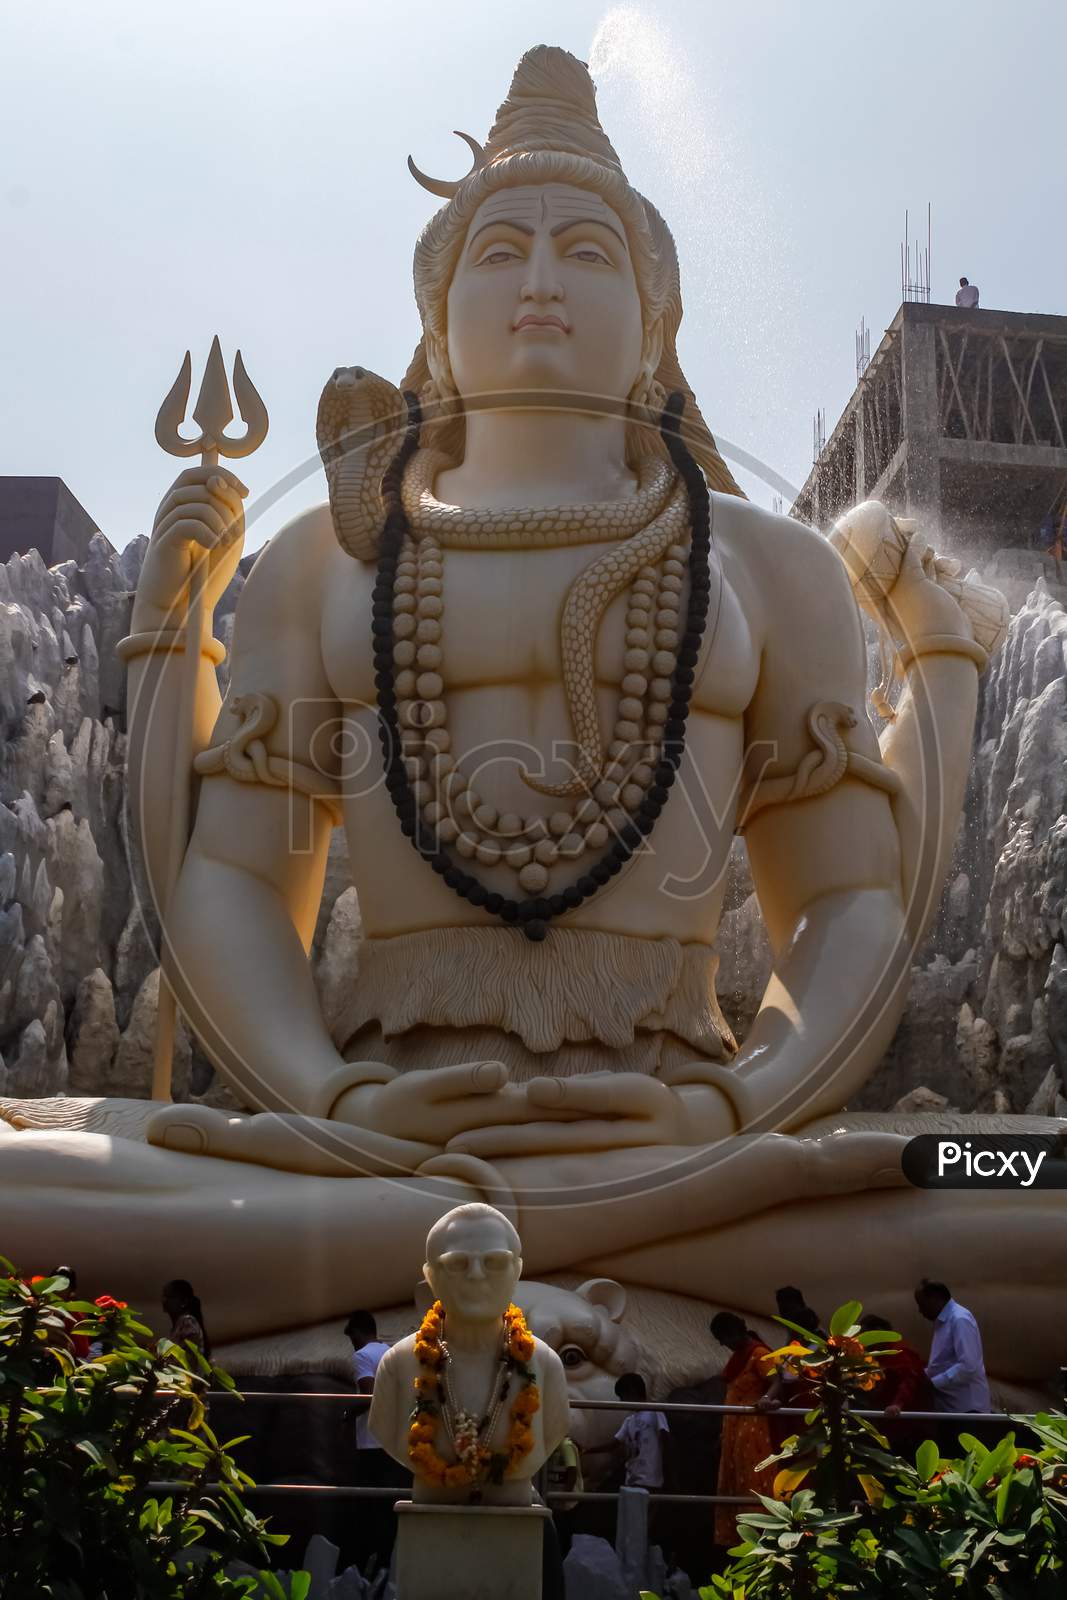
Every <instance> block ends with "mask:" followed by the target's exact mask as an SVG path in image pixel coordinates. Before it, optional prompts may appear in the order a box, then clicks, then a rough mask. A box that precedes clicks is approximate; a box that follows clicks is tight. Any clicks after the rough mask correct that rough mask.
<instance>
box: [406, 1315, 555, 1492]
mask: <svg viewBox="0 0 1067 1600" xmlns="http://www.w3.org/2000/svg"><path fill="white" fill-rule="evenodd" d="M444 1320H445V1308H444V1306H443V1305H442V1304H441V1302H440V1300H435V1301H434V1303H433V1305H432V1306H431V1307H430V1309H429V1311H428V1312H427V1313H426V1315H425V1317H424V1318H423V1319H422V1325H421V1327H420V1328H419V1331H418V1333H417V1334H416V1335H415V1359H416V1360H417V1361H418V1363H419V1365H420V1367H421V1368H422V1369H423V1370H422V1371H421V1372H419V1373H417V1374H416V1377H415V1405H414V1408H413V1410H412V1413H411V1426H410V1428H409V1430H408V1459H409V1461H410V1462H411V1464H412V1466H413V1467H414V1468H415V1470H416V1472H417V1473H418V1474H419V1476H420V1477H422V1478H428V1479H429V1480H430V1481H431V1483H437V1484H442V1485H444V1487H445V1488H448V1489H460V1488H466V1487H469V1486H471V1485H473V1484H479V1483H486V1482H490V1483H500V1482H502V1481H503V1478H504V1476H505V1475H506V1474H507V1473H508V1472H511V1471H512V1470H513V1469H514V1468H515V1467H517V1466H518V1464H519V1462H520V1461H522V1460H523V1459H524V1457H526V1456H528V1455H529V1453H530V1451H531V1450H532V1449H533V1446H534V1436H533V1430H532V1428H531V1427H530V1421H531V1419H532V1418H533V1417H534V1416H535V1415H536V1414H537V1412H538V1411H540V1409H541V1395H540V1392H539V1390H538V1387H537V1380H536V1378H535V1377H534V1374H533V1370H532V1368H530V1367H529V1366H528V1364H527V1363H528V1362H529V1361H530V1359H531V1357H532V1356H533V1353H534V1338H533V1335H532V1333H531V1332H530V1330H529V1328H528V1327H527V1326H526V1322H525V1319H524V1318H523V1314H522V1312H521V1311H520V1310H519V1308H518V1306H515V1305H509V1306H508V1309H507V1310H506V1311H505V1313H504V1317H503V1323H504V1361H505V1363H506V1365H507V1369H508V1382H509V1384H510V1382H511V1378H512V1376H513V1375H517V1376H518V1377H519V1378H521V1380H522V1387H521V1388H520V1389H519V1391H518V1393H517V1394H516V1396H515V1398H514V1400H513V1401H512V1403H511V1412H510V1419H509V1424H508V1434H507V1441H506V1443H507V1448H506V1450H503V1451H493V1450H489V1449H488V1448H487V1447H485V1446H480V1447H479V1449H478V1452H477V1462H476V1464H468V1463H466V1462H462V1461H455V1462H449V1461H445V1459H444V1458H443V1456H441V1455H439V1454H438V1451H437V1449H436V1447H435V1445H434V1440H435V1439H436V1437H437V1429H438V1426H439V1423H440V1420H441V1399H440V1392H441V1374H442V1370H443V1368H444V1366H445V1362H446V1356H445V1352H444V1350H443V1348H442V1346H441V1334H442V1330H443V1328H444Z"/></svg>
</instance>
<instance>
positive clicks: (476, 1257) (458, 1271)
mask: <svg viewBox="0 0 1067 1600" xmlns="http://www.w3.org/2000/svg"><path fill="white" fill-rule="evenodd" d="M475 1262H478V1263H479V1264H480V1266H481V1268H482V1271H483V1272H484V1273H485V1274H486V1276H487V1277H491V1276H493V1275H494V1274H497V1273H503V1272H511V1271H512V1270H513V1269H514V1266H515V1254H514V1252H513V1251H511V1250H446V1251H445V1253H444V1255H442V1256H438V1258H437V1265H438V1266H439V1267H443V1268H444V1270H445V1272H447V1273H450V1274H451V1275H452V1276H453V1277H456V1278H463V1277H466V1276H467V1274H468V1273H469V1272H470V1270H471V1267H472V1266H473V1265H474V1263H475Z"/></svg>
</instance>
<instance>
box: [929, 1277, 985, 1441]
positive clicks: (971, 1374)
mask: <svg viewBox="0 0 1067 1600" xmlns="http://www.w3.org/2000/svg"><path fill="white" fill-rule="evenodd" d="M915 1304H916V1305H917V1306H918V1308H919V1311H920V1313H921V1315H922V1316H924V1317H925V1318H926V1320H927V1322H932V1323H933V1325H934V1331H933V1337H932V1339H931V1341H930V1359H929V1361H928V1362H927V1364H926V1376H927V1377H928V1378H929V1379H930V1382H931V1383H932V1384H933V1386H934V1388H935V1390H936V1391H937V1408H938V1410H939V1411H952V1412H968V1411H991V1410H992V1409H993V1402H992V1398H991V1396H990V1393H989V1382H988V1380H987V1378H986V1373H985V1357H984V1355H983V1353H982V1335H981V1334H980V1333H979V1331H978V1324H977V1322H976V1321H975V1320H974V1317H973V1316H972V1315H971V1313H970V1312H969V1311H968V1310H967V1308H966V1307H965V1306H961V1305H960V1304H959V1303H958V1302H957V1301H955V1300H953V1298H952V1295H951V1293H950V1292H949V1290H948V1288H947V1286H946V1285H945V1284H943V1283H938V1282H936V1281H934V1280H932V1279H930V1278H924V1279H923V1281H922V1282H921V1283H920V1285H919V1287H918V1288H917V1289H916V1291H915Z"/></svg>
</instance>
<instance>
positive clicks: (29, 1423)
mask: <svg viewBox="0 0 1067 1600" xmlns="http://www.w3.org/2000/svg"><path fill="white" fill-rule="evenodd" d="M67 1288H68V1284H67V1280H66V1279H65V1278H62V1277H52V1278H35V1279H33V1280H31V1281H30V1282H28V1283H27V1282H25V1281H23V1279H21V1278H20V1277H19V1276H18V1274H17V1273H16V1272H15V1269H14V1268H13V1267H12V1265H11V1263H10V1262H8V1261H5V1260H4V1259H3V1258H2V1257H0V1600H37V1597H38V1596H40V1597H42V1600H43V1597H45V1596H48V1597H52V1600H201V1597H203V1600H207V1597H210V1600H216V1597H219V1596H225V1597H231V1596H232V1597H236V1596H241V1595H253V1594H256V1595H258V1594H261V1593H267V1594H270V1595H273V1596H275V1600H278V1597H281V1596H285V1597H286V1600H303V1596H304V1595H305V1594H306V1593H307V1588H308V1579H307V1575H306V1574H301V1575H298V1576H296V1577H294V1579H293V1580H292V1582H291V1586H290V1589H289V1590H288V1592H287V1591H285V1590H284V1589H283V1588H282V1587H281V1585H280V1584H278V1582H277V1579H276V1578H275V1577H274V1575H273V1574H270V1573H268V1572H267V1571H266V1570H264V1569H266V1568H267V1567H268V1566H269V1563H270V1547H271V1546H273V1545H278V1544H282V1543H284V1536H283V1535H277V1534H271V1533H269V1532H268V1531H267V1529H266V1525H265V1524H264V1523H263V1522H262V1521H260V1520H259V1519H258V1518H257V1517H256V1516H255V1515H254V1514H253V1513H252V1512H251V1511H250V1510H249V1509H248V1507H247V1506H245V1504H244V1503H243V1500H242V1491H243V1490H244V1489H245V1488H246V1487H248V1486H249V1484H250V1483H251V1479H250V1478H248V1477H247V1475H246V1474H244V1473H242V1472H241V1471H240V1470H239V1469H238V1468H237V1466H236V1465H235V1463H234V1461H233V1460H232V1458H231V1456H230V1455H229V1453H228V1452H229V1449H230V1448H231V1447H232V1446H233V1445H234V1444H237V1443H239V1442H240V1441H239V1440H235V1439H231V1440H230V1441H229V1442H228V1443H227V1444H221V1443H220V1442H219V1440H218V1439H217V1438H216V1437H215V1434H214V1433H213V1432H212V1430H211V1428H210V1427H209V1426H208V1421H207V1414H206V1410H205V1405H204V1394H205V1391H206V1390H207V1389H208V1388H210V1387H216V1388H226V1389H230V1390H232V1389H233V1387H234V1386H233V1383H232V1381H231V1379H230V1378H229V1376H228V1375H227V1374H226V1373H224V1372H223V1371H222V1370H221V1369H220V1368H218V1367H215V1366H212V1365H211V1364H210V1363H209V1362H207V1361H205V1360H204V1358H203V1357H202V1356H201V1355H200V1354H199V1352H197V1351H195V1350H190V1349H189V1348H187V1347H185V1346H181V1345H176V1344H174V1343H173V1342H172V1341H170V1340H168V1339H160V1340H159V1341H158V1342H156V1343H155V1344H153V1343H152V1334H151V1330H150V1329H149V1328H147V1327H145V1326H144V1325H143V1324H142V1323H140V1322H139V1321H138V1320H137V1318H136V1316H135V1315H134V1314H133V1313H132V1312H131V1311H130V1310H129V1308H128V1307H127V1306H126V1305H125V1304H123V1302H121V1301H116V1300H112V1299H110V1298H109V1297H108V1296H103V1297H101V1299H100V1300H99V1301H97V1302H95V1303H93V1304H90V1303H88V1302H85V1301H77V1300H69V1299H66V1298H65V1292H66V1290H67ZM75 1334H76V1335H77V1336H78V1340H79V1342H82V1341H84V1340H85V1339H88V1340H89V1341H91V1349H92V1352H93V1353H91V1354H90V1355H88V1356H79V1355H78V1354H77V1352H76V1347H75V1345H76V1341H75ZM157 1485H160V1486H161V1485H166V1487H156V1486H157ZM174 1485H178V1487H174ZM242 1567H243V1569H244V1570H243V1572H242V1570H241V1569H242Z"/></svg>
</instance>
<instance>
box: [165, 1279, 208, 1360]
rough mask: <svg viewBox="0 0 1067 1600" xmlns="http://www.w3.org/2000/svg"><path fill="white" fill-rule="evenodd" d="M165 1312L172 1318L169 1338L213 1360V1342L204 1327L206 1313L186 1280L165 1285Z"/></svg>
mask: <svg viewBox="0 0 1067 1600" xmlns="http://www.w3.org/2000/svg"><path fill="white" fill-rule="evenodd" d="M161 1304H162V1306H163V1310H164V1311H165V1312H166V1314H167V1316H168V1317H169V1318H170V1333H169V1335H168V1337H169V1338H171V1339H173V1340H174V1343H175V1344H184V1345H190V1346H191V1347H192V1348H193V1349H195V1350H199V1352H200V1354H201V1355H202V1356H205V1357H206V1358H207V1359H208V1360H210V1359H211V1340H210V1339H209V1338H208V1336H207V1329H206V1328H205V1326H204V1312H203V1308H202V1307H201V1304H200V1301H199V1299H198V1298H197V1296H196V1295H195V1294H194V1292H193V1286H192V1284H191V1283H190V1282H189V1281H188V1279H186V1278H172V1279H171V1280H170V1282H169V1283H165V1284H164V1285H163V1294H162V1296H161Z"/></svg>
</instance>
